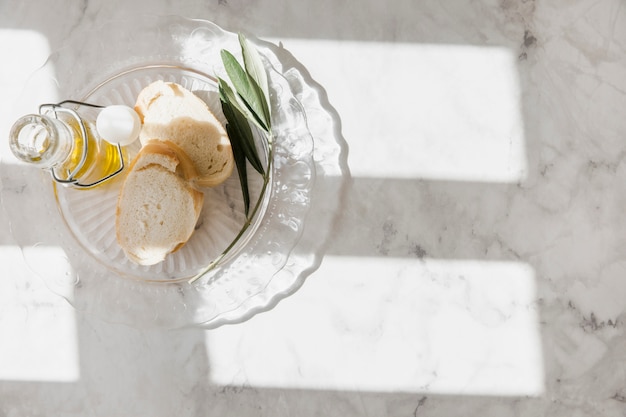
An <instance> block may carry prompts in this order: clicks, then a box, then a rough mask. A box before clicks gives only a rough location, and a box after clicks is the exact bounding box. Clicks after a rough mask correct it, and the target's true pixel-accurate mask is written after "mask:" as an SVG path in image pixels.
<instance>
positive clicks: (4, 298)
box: [0, 245, 80, 382]
mask: <svg viewBox="0 0 626 417" xmlns="http://www.w3.org/2000/svg"><path fill="white" fill-rule="evenodd" d="M30 250H32V251H37V252H38V253H37V259H40V260H41V262H40V264H41V265H42V269H43V267H44V266H45V269H46V270H47V273H48V274H63V273H64V272H63V271H64V270H65V269H66V268H67V265H66V262H65V261H64V253H63V251H62V249H61V248H58V247H34V248H31V249H30ZM21 256H22V255H21V253H20V249H19V248H18V247H16V246H13V245H4V246H0V264H1V265H8V270H7V269H5V270H3V274H2V275H3V276H5V277H6V276H7V275H8V276H10V277H11V279H0V382H1V381H46V382H72V381H77V380H78V379H79V378H80V364H79V354H78V335H77V326H76V317H75V311H74V309H73V308H72V307H71V306H70V305H69V304H68V303H67V302H66V301H65V300H64V299H63V298H61V297H59V296H58V295H55V294H54V293H53V292H52V291H50V289H49V288H47V287H46V286H45V285H44V284H43V281H42V280H41V279H39V278H37V277H34V276H33V275H32V274H31V273H30V271H27V270H26V268H22V269H20V268H18V267H17V266H16V265H19V263H16V262H15V260H16V259H20V258H21Z"/></svg>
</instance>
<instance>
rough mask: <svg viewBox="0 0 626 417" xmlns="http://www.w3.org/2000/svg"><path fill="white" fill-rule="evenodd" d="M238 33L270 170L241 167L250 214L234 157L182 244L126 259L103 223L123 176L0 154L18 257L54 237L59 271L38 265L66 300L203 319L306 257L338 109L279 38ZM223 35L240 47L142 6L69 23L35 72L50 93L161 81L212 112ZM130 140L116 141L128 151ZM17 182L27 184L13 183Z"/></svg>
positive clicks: (109, 96) (292, 284)
mask: <svg viewBox="0 0 626 417" xmlns="http://www.w3.org/2000/svg"><path fill="white" fill-rule="evenodd" d="M102 39H107V41H106V42H103V41H102ZM251 40H252V41H253V43H254V44H255V46H256V47H257V48H258V50H259V52H260V54H261V57H262V59H263V61H264V65H265V67H266V70H267V73H268V80H269V84H270V102H271V107H272V140H271V142H270V145H267V142H266V141H264V140H261V139H262V135H263V134H262V133H261V132H260V131H258V130H255V136H256V138H257V139H258V140H257V147H258V150H259V152H260V154H261V155H263V156H264V158H263V159H264V160H265V164H266V167H269V168H270V181H269V184H268V186H267V187H263V183H262V179H261V177H260V176H255V175H254V171H253V170H251V169H249V170H248V172H249V179H250V193H251V200H252V204H251V207H252V208H253V210H252V215H251V217H250V221H247V219H246V216H245V214H244V209H243V201H242V197H241V189H240V185H239V179H238V176H237V172H236V171H235V172H234V173H233V175H232V176H231V177H230V178H229V179H228V180H226V182H224V183H223V184H221V185H220V186H217V187H214V188H211V189H207V190H206V191H205V202H204V208H203V211H202V213H201V216H200V220H199V222H198V226H197V227H196V231H195V232H194V234H193V235H192V237H191V239H190V240H189V241H188V242H187V244H186V245H185V246H183V248H181V249H180V250H179V251H177V252H175V253H174V254H171V255H170V256H168V257H167V259H166V260H165V261H164V262H162V263H159V264H157V265H154V266H139V265H136V264H134V263H132V262H130V261H129V260H127V259H126V257H125V255H124V254H123V251H122V250H121V248H120V247H119V245H118V244H117V240H116V235H115V207H116V202H117V197H118V195H119V189H120V186H121V184H122V183H123V178H115V179H113V180H111V181H110V182H109V183H107V184H105V185H103V186H99V187H97V188H95V189H93V190H79V189H74V188H69V187H63V186H60V185H57V184H56V183H54V182H53V181H52V180H51V178H50V176H49V175H47V174H46V173H45V172H41V171H38V170H35V169H28V168H21V169H13V167H14V165H12V164H13V163H14V162H13V161H11V162H10V163H9V162H7V163H3V164H2V166H1V168H2V170H3V171H4V172H3V178H9V179H10V181H9V182H10V184H11V186H10V187H6V186H3V188H2V206H3V208H4V210H5V212H6V213H7V217H8V218H9V220H10V222H11V229H12V233H13V236H14V238H15V240H16V241H17V243H18V244H19V245H20V246H21V247H22V249H23V253H24V258H25V260H26V262H27V263H28V264H29V265H31V266H38V267H37V268H33V269H35V270H37V271H46V269H45V268H41V265H39V264H40V262H41V259H40V258H39V257H38V256H37V253H39V252H38V251H32V250H29V249H30V248H32V247H33V246H39V247H48V246H51V247H56V248H61V249H62V251H63V253H64V256H65V257H66V258H67V262H68V263H69V265H71V271H72V272H71V273H65V274H58V273H55V271H46V272H40V273H39V275H41V277H42V279H43V280H44V282H45V283H46V285H48V287H49V288H50V289H51V290H52V291H54V292H56V293H58V294H60V295H62V296H64V297H65V298H67V299H68V300H69V301H70V302H71V303H72V305H73V306H75V307H76V308H77V309H79V310H83V311H85V312H87V313H90V314H95V315H97V316H99V317H102V318H104V319H106V320H110V321H114V322H123V323H127V324H131V325H140V326H158V327H183V326H203V327H207V328H211V327H216V326H219V325H221V324H225V323H233V322H238V321H242V320H245V319H247V318H249V317H251V316H252V315H254V314H255V313H257V312H260V311H263V310H266V309H268V308H271V307H272V306H274V305H275V304H276V303H277V302H278V301H279V300H280V299H282V298H284V297H285V296H287V295H289V294H290V293H292V292H293V291H295V290H296V289H297V288H298V287H299V286H300V285H301V283H302V282H303V280H304V279H305V277H306V276H307V275H308V274H310V273H311V272H312V271H313V270H315V269H316V268H317V266H318V265H319V263H320V261H321V257H322V255H323V252H324V245H325V242H326V241H327V233H328V231H329V229H330V225H331V223H332V221H333V218H334V216H335V215H336V213H337V211H338V207H339V204H340V195H341V188H342V187H343V185H344V182H345V181H344V180H345V178H346V177H347V176H348V175H349V174H348V168H347V165H346V152H345V151H346V145H345V142H344V141H343V139H342V137H341V132H340V123H339V118H338V117H337V115H336V113H335V112H334V110H333V109H332V107H331V106H330V105H329V104H328V102H327V100H326V98H325V95H324V92H323V89H322V88H321V87H320V86H319V85H317V84H316V83H315V82H314V81H313V80H312V79H311V78H310V77H309V75H308V74H307V73H306V71H305V70H304V69H303V68H302V66H301V65H300V64H299V63H298V62H297V61H296V60H295V59H294V58H293V56H291V55H290V54H289V52H287V51H286V50H284V49H283V48H281V47H278V46H276V45H273V44H271V43H268V42H263V41H261V40H258V39H255V38H252V39H251ZM222 49H226V50H228V51H230V52H231V53H233V54H234V55H235V56H236V57H237V58H239V59H241V52H240V51H241V50H240V46H239V42H238V39H237V35H236V34H234V33H231V32H228V31H225V30H223V29H221V28H219V27H218V26H217V25H215V24H213V23H211V22H208V21H205V20H194V19H187V18H183V17H178V16H150V15H142V16H135V17H134V18H132V19H129V20H124V21H112V22H108V23H106V24H104V25H103V26H101V27H98V28H94V29H92V30H86V31H83V32H81V33H78V34H76V35H75V36H73V37H72V38H71V39H69V40H68V42H67V43H66V44H65V45H64V46H63V47H62V48H60V49H59V50H57V51H55V52H54V53H53V54H52V55H51V56H50V57H49V59H48V61H47V62H46V64H45V65H44V67H43V68H42V69H41V70H40V71H38V73H37V75H38V76H39V77H40V78H42V77H43V78H44V81H43V82H48V83H50V84H51V85H53V86H54V88H50V91H54V92H55V94H56V95H57V97H60V98H61V99H72V100H78V101H82V102H88V103H93V104H97V105H104V106H106V105H111V104H125V105H129V106H133V105H134V102H135V99H136V97H137V95H138V93H139V91H141V89H143V87H145V86H146V85H148V84H149V83H150V82H152V81H155V80H159V79H161V80H165V81H173V82H177V83H180V84H182V85H183V86H184V87H186V88H188V89H189V90H191V91H193V92H194V93H196V94H197V95H198V96H199V97H201V98H202V99H203V100H205V102H206V103H207V104H208V105H209V107H210V108H211V110H213V112H214V113H215V114H216V115H217V116H218V118H220V119H221V120H222V122H225V119H224V117H223V114H222V112H221V107H220V103H219V95H218V93H217V87H216V79H217V77H222V78H226V76H225V72H224V69H223V67H222V66H221V59H220V51H221V50H222ZM39 82H41V80H39ZM51 101H54V100H52V98H51ZM139 146H140V145H139V144H138V143H137V144H134V145H131V146H130V147H129V148H128V150H127V151H128V152H129V156H130V157H131V158H132V156H133V155H134V154H135V153H136V152H137V151H138V149H139ZM16 187H17V188H21V189H23V190H26V191H27V192H24V193H19V194H16V193H15V192H14V191H15V189H16ZM9 188H10V189H9ZM25 205H28V206H29V207H31V208H32V210H23V209H22V208H23V207H24V206H25ZM42 219H45V220H43V221H42ZM307 225H310V226H311V227H307Z"/></svg>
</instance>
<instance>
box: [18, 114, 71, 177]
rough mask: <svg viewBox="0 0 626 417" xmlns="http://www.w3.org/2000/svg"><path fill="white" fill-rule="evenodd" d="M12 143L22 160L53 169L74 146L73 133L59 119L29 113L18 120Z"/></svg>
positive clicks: (64, 159)
mask: <svg viewBox="0 0 626 417" xmlns="http://www.w3.org/2000/svg"><path fill="white" fill-rule="evenodd" d="M9 144H10V147H11V151H12V152H13V154H14V155H15V157H16V158H18V159H19V160H21V161H24V162H27V163H30V164H33V165H36V166H38V167H40V168H54V167H57V166H59V165H61V164H63V162H65V161H66V160H67V159H68V157H69V155H70V154H71V152H72V148H73V146H74V135H73V134H72V130H71V129H70V128H69V127H68V126H67V125H66V124H65V123H64V122H62V121H60V120H58V119H56V118H52V117H48V116H44V115H38V114H30V115H27V116H23V117H21V118H20V119H19V120H17V121H16V122H15V124H14V125H13V127H12V128H11V133H10V135H9Z"/></svg>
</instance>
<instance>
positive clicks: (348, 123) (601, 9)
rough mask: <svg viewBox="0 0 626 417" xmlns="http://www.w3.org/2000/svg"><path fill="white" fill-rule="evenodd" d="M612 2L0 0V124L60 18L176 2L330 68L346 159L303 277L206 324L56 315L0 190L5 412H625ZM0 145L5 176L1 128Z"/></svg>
mask: <svg viewBox="0 0 626 417" xmlns="http://www.w3.org/2000/svg"><path fill="white" fill-rule="evenodd" d="M622 6H623V2H622V1H621V0H607V1H604V2H596V1H591V0H579V1H575V2H572V1H566V0H556V1H551V2H535V1H534V0H524V1H522V0H519V1H515V0H498V1H491V0H479V1H475V2H440V1H431V0H428V1H421V2H415V1H412V0H399V1H395V2H391V3H389V2H375V1H371V0H368V1H356V0H348V1H345V2H336V1H328V0H322V1H317V2H306V3H298V4H297V5H296V4H295V3H293V2H288V1H285V0H264V1H258V2H244V1H241V0H219V1H218V0H215V1H210V2H204V3H200V2H170V1H164V0H159V1H147V0H141V1H134V2H126V1H124V2H122V1H120V0H112V1H89V2H86V1H85V2H78V1H63V2H56V4H54V5H53V4H51V2H45V1H43V0H36V1H29V2H23V1H21V2H18V1H13V0H9V1H5V2H2V3H0V56H2V58H3V63H2V65H0V91H2V98H1V99H0V131H1V132H8V130H9V128H10V126H11V124H12V122H13V114H14V110H15V109H14V103H16V102H17V101H18V99H19V100H21V101H23V100H24V99H26V101H28V99H30V100H31V101H33V105H36V104H38V103H36V99H37V96H36V94H34V95H32V96H28V97H24V94H25V92H24V86H25V85H26V84H27V81H28V77H29V74H31V73H32V72H33V71H34V70H35V69H36V68H37V67H38V66H39V65H41V64H42V62H43V61H44V60H45V58H46V56H47V55H48V54H49V52H50V51H51V50H54V49H56V48H58V47H59V46H60V45H62V44H63V42H64V40H65V39H67V38H68V37H69V36H71V35H72V34H73V33H76V32H77V31H80V30H81V28H85V27H89V26H91V25H97V24H99V23H100V22H104V21H107V20H109V19H113V18H117V17H122V16H125V15H127V14H131V13H138V12H150V13H155V14H177V15H183V16H187V17H196V18H203V19H208V20H211V21H214V22H215V23H217V24H219V25H220V26H222V27H224V28H226V29H228V30H231V31H238V30H245V31H246V32H248V33H254V34H255V35H256V36H258V37H259V38H261V39H264V40H268V41H270V42H273V43H276V44H278V43H281V44H282V45H283V47H284V48H285V49H286V50H288V51H289V52H290V53H291V54H292V55H293V56H294V57H296V58H297V59H298V60H299V62H300V63H301V64H302V65H303V66H304V67H305V68H306V69H307V71H308V72H309V73H310V75H311V77H312V78H313V79H314V80H315V81H316V82H318V83H319V84H320V85H322V86H323V87H324V88H325V91H326V93H327V97H328V101H329V102H330V104H331V105H332V106H333V107H334V109H335V110H336V112H337V114H338V116H339V117H340V120H341V127H342V135H343V137H344V138H345V140H346V142H347V143H348V146H349V154H348V164H349V167H350V171H351V176H352V177H351V179H350V180H349V183H348V185H347V187H346V188H345V194H344V195H343V196H341V201H340V210H339V211H338V212H337V217H336V220H335V222H334V223H333V224H332V228H331V229H330V230H328V232H329V236H330V238H329V243H328V248H327V251H326V254H325V257H324V259H323V262H322V263H321V265H320V267H319V268H317V269H316V270H315V271H313V272H312V273H311V274H310V275H309V276H308V278H307V279H306V281H305V282H304V284H303V285H302V287H301V288H299V289H298V290H297V291H296V292H295V293H294V294H292V295H291V296H289V297H287V298H285V299H284V300H282V301H281V302H280V303H278V305H276V306H275V307H274V308H272V309H271V310H270V311H267V312H263V313H260V314H258V315H256V316H254V317H252V318H251V319H249V320H247V321H245V322H243V323H239V324H233V325H227V326H223V327H219V328H217V329H212V330H206V329H198V328H191V329H178V330H165V329H144V328H141V327H139V328H138V327H134V326H128V325H124V324H116V323H111V322H108V321H106V320H103V319H101V318H96V317H93V316H90V315H86V314H83V313H81V312H80V311H75V310H74V309H73V308H72V307H71V306H70V305H69V304H68V303H67V302H66V301H65V300H64V299H63V298H61V297H59V296H58V295H56V294H54V293H53V292H51V291H50V290H49V289H48V288H47V287H46V285H45V283H44V282H42V280H41V279H40V277H39V276H38V275H37V273H36V271H34V270H33V268H32V267H31V266H30V265H27V263H26V262H25V260H24V257H23V255H22V249H21V248H20V247H18V245H17V243H16V240H15V238H14V237H13V235H12V233H11V224H10V219H9V218H8V215H7V214H6V213H5V211H3V210H0V265H2V267H1V268H0V271H1V272H0V276H1V279H0V416H2V417H5V416H6V417H18V416H81V417H90V416H130V415H132V416H151V417H155V416H171V415H177V416H226V415H229V416H230V415H232V416H240V417H244V416H275V417H276V416H319V415H323V416H342V417H345V416H394V417H395V416H453V415H459V416H460V415H463V416H472V415H480V416H493V417H502V416H537V415H550V416H564V417H565V416H568V417H569V416H623V415H624V410H626V319H625V318H626V315H625V312H626V216H624V207H626V164H625V163H624V156H625V155H626V151H625V150H626V145H625V142H624V137H623V135H624V132H626V118H625V117H624V116H623V113H622V112H623V111H624V110H625V109H626V77H625V76H624V74H625V73H626V9H624V8H623V7H622ZM104 41H106V40H104ZM5 136H6V134H5ZM0 163H1V164H2V165H3V168H4V169H3V170H2V172H3V175H2V177H0V186H5V187H6V185H7V184H10V183H11V180H12V178H11V169H10V167H11V164H14V161H13V160H12V155H11V154H10V152H9V149H8V146H7V144H6V142H4V143H2V144H1V145H0ZM3 196H4V197H3V198H5V199H13V198H14V199H19V198H22V199H24V203H23V204H24V211H25V212H28V210H32V208H33V205H34V204H37V201H36V199H33V198H32V197H31V198H30V199H26V198H25V197H24V196H23V195H20V194H19V193H14V194H12V195H11V194H10V193H4V194H3ZM13 202H15V201H13ZM3 203H4V204H6V201H3ZM33 233H34V232H33ZM33 236H36V234H35V233H34V234H33ZM32 246H33V247H37V240H36V238H33V240H32ZM60 268H61V269H62V266H60ZM55 272H56V273H62V272H63V271H62V270H59V271H55Z"/></svg>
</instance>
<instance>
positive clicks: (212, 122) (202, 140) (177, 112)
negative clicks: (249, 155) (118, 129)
mask: <svg viewBox="0 0 626 417" xmlns="http://www.w3.org/2000/svg"><path fill="white" fill-rule="evenodd" d="M135 111H136V112H137V113H138V114H139V117H140V119H141V121H142V129H141V133H140V136H139V139H140V140H141V142H142V144H145V143H147V142H149V141H152V140H155V139H156V140H168V141H171V142H173V143H175V144H176V145H177V146H178V147H180V148H181V149H182V150H183V151H184V152H185V153H186V154H187V155H188V156H189V158H190V159H191V160H192V161H193V164H194V165H195V166H196V169H197V171H198V175H197V177H196V178H194V183H195V184H196V185H197V186H199V187H214V186H216V185H219V184H221V183H222V182H224V181H225V180H226V179H227V178H228V177H230V175H231V174H232V172H233V170H234V167H235V159H234V157H233V153H232V148H231V144H230V140H229V138H228V134H227V133H226V129H224V126H222V124H221V123H220V121H219V120H218V119H217V118H216V117H215V115H214V114H213V113H212V112H211V110H210V109H209V107H208V106H207V105H206V103H205V102H204V101H202V100H201V99H200V98H199V97H197V96H196V95H195V94H193V93H192V92H191V91H189V90H187V89H186V88H184V87H183V86H181V85H180V84H177V83H172V82H164V81H155V82H153V83H151V84H150V85H148V86H147V87H145V88H144V89H143V90H142V91H141V92H140V93H139V96H138V97H137V101H136V103H135Z"/></svg>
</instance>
